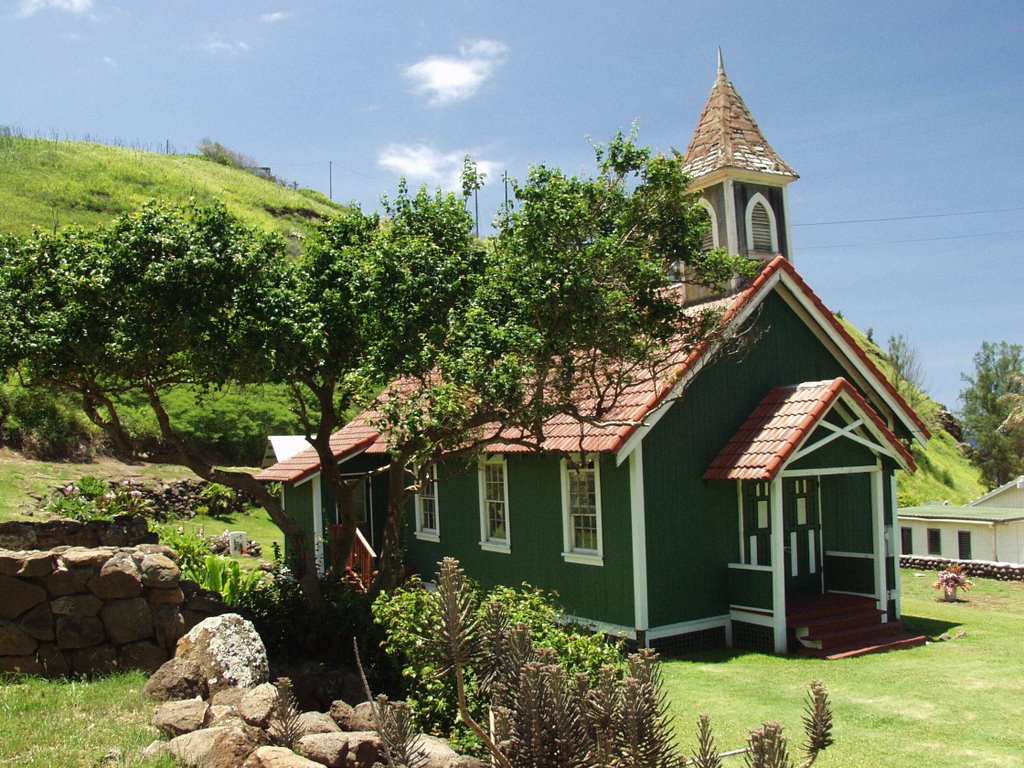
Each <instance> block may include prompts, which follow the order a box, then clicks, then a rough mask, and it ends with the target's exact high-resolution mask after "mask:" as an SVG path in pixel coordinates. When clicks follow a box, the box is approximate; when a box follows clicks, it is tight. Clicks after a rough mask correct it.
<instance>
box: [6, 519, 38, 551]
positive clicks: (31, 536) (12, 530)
mask: <svg viewBox="0 0 1024 768" xmlns="http://www.w3.org/2000/svg"><path fill="white" fill-rule="evenodd" d="M0 548H2V549H12V550H19V549H35V548H36V529H35V527H34V526H31V525H29V524H28V523H19V522H9V523H0Z"/></svg>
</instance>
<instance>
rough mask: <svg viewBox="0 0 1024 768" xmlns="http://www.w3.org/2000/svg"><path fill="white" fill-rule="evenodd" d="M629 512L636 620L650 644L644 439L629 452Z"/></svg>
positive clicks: (634, 620)
mask: <svg viewBox="0 0 1024 768" xmlns="http://www.w3.org/2000/svg"><path fill="white" fill-rule="evenodd" d="M629 512H630V528H631V538H632V552H633V623H634V624H635V627H634V628H635V630H636V632H637V639H638V640H639V639H640V636H641V634H642V635H643V638H644V639H643V642H641V643H640V645H641V647H643V648H646V647H647V637H646V633H647V630H648V629H650V626H649V624H650V619H649V617H648V608H647V517H646V513H645V508H644V454H643V443H640V444H638V445H637V447H636V448H634V449H633V452H632V453H630V454H629Z"/></svg>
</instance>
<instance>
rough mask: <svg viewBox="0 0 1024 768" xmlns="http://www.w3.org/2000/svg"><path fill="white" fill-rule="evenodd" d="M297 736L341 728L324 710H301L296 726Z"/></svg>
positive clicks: (328, 731)
mask: <svg viewBox="0 0 1024 768" xmlns="http://www.w3.org/2000/svg"><path fill="white" fill-rule="evenodd" d="M297 730H298V733H299V738H300V739H301V738H302V737H303V736H310V735H312V734H314V733H338V732H339V731H341V729H340V728H339V727H338V724H337V723H335V722H334V720H333V719H332V718H331V716H330V715H329V714H327V713H326V712H303V713H302V714H301V715H299V723H298V727H297Z"/></svg>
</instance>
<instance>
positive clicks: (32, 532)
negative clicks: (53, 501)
mask: <svg viewBox="0 0 1024 768" xmlns="http://www.w3.org/2000/svg"><path fill="white" fill-rule="evenodd" d="M157 541H158V538H157V535H156V534H155V533H150V530H149V524H148V523H147V522H146V518H144V517H138V516H136V517H132V516H129V515H122V516H120V517H115V518H114V519H113V520H90V521H89V522H87V523H80V522H78V521H77V520H46V521H43V522H38V523H37V522H25V521H20V520H19V521H12V522H7V523H0V549H11V550H30V549H54V548H55V547H134V546H136V545H138V544H156V543H157Z"/></svg>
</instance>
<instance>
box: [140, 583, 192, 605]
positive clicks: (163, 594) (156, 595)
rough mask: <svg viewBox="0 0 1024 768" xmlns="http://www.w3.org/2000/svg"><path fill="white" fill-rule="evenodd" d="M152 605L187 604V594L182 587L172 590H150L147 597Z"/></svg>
mask: <svg viewBox="0 0 1024 768" xmlns="http://www.w3.org/2000/svg"><path fill="white" fill-rule="evenodd" d="M147 599H148V600H149V604H150V605H181V604H182V603H184V602H185V593H184V592H182V591H181V588H180V587H173V588H171V589H155V588H154V589H150V590H149V595H147Z"/></svg>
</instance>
